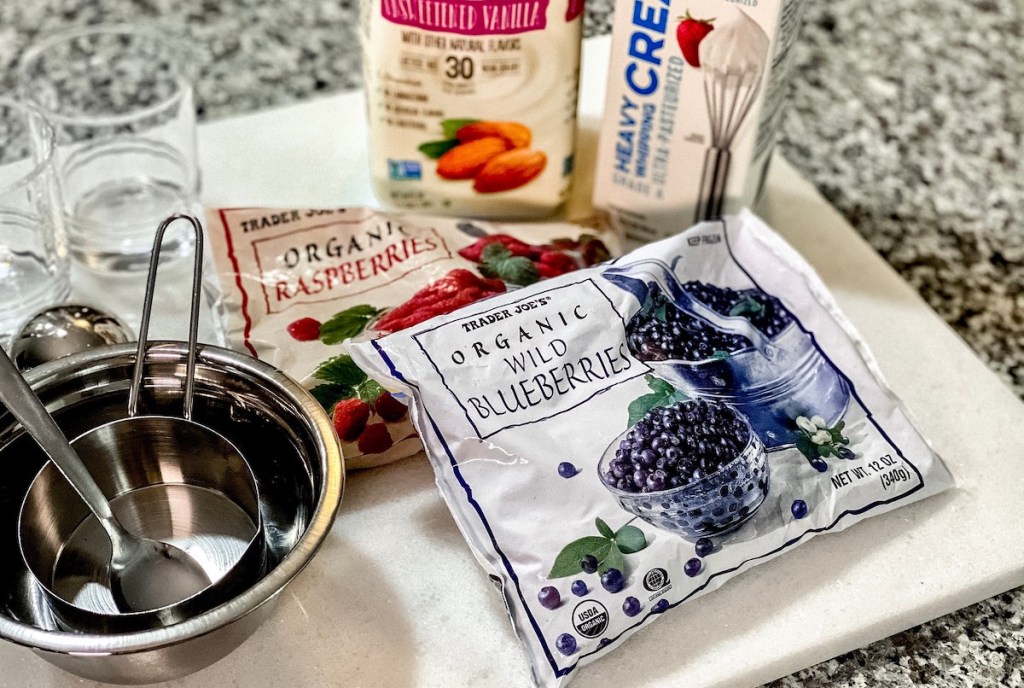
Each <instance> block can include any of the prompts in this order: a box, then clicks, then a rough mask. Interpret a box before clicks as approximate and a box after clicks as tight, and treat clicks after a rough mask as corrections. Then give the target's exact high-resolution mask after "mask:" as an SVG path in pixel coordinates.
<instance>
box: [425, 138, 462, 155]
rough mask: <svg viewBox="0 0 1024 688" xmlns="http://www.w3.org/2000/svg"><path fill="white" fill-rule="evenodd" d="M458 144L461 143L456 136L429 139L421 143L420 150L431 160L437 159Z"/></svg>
mask: <svg viewBox="0 0 1024 688" xmlns="http://www.w3.org/2000/svg"><path fill="white" fill-rule="evenodd" d="M457 145H459V140H458V139H456V138H450V139H442V140H441V141H427V142H426V143H421V144H420V145H419V151H420V153H423V155H425V156H427V157H428V158H430V159H431V160H437V159H438V158H440V157H441V156H442V155H444V154H445V153H447V152H448V151H450V150H451V149H452V148H455V146H457Z"/></svg>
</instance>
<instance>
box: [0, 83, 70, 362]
mask: <svg viewBox="0 0 1024 688" xmlns="http://www.w3.org/2000/svg"><path fill="white" fill-rule="evenodd" d="M53 155H54V133H53V128H52V127H51V126H50V124H49V123H48V122H47V121H46V118H45V117H44V116H43V113H41V112H40V111H39V110H38V109H36V108H34V107H32V106H29V105H24V104H22V103H18V102H15V101H13V100H10V99H9V98H2V97H0V346H4V347H6V346H7V345H8V343H9V341H10V337H11V335H12V334H14V331H15V329H16V328H18V327H19V326H21V324H22V323H23V322H24V321H25V320H27V319H28V318H29V317H30V316H32V315H33V314H34V313H36V312H37V311H39V310H41V309H43V308H46V307H47V306H51V305H54V304H56V303H60V302H62V301H65V300H67V298H68V297H69V296H70V294H71V284H70V280H69V278H68V275H69V261H68V249H67V242H66V240H65V234H64V224H63V219H62V218H61V202H60V192H59V185H58V183H57V175H56V172H55V170H54V163H53Z"/></svg>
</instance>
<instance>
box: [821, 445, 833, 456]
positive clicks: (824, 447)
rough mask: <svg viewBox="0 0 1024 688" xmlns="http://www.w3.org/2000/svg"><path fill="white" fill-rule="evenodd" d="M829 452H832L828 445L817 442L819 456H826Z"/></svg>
mask: <svg viewBox="0 0 1024 688" xmlns="http://www.w3.org/2000/svg"><path fill="white" fill-rule="evenodd" d="M831 453H832V448H831V447H830V446H829V445H827V444H819V445H818V455H819V456H823V457H824V456H828V455H829V454H831Z"/></svg>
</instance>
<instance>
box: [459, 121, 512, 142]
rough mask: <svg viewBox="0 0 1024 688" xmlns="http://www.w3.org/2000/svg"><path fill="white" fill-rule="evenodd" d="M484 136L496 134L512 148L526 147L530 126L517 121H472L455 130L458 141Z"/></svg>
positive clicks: (473, 139) (474, 139)
mask: <svg viewBox="0 0 1024 688" xmlns="http://www.w3.org/2000/svg"><path fill="white" fill-rule="evenodd" d="M486 136H498V137H500V138H503V139H505V140H506V141H508V143H509V146H510V147H512V148H526V147H528V146H529V145H530V139H531V132H530V128H529V127H528V126H526V125H525V124H520V123H519V122H492V121H483V122H473V123H472V124H467V125H466V126H464V127H461V128H460V129H459V130H458V131H457V132H455V138H457V139H458V140H459V141H462V142H466V141H476V140H477V139H482V138H484V137H486Z"/></svg>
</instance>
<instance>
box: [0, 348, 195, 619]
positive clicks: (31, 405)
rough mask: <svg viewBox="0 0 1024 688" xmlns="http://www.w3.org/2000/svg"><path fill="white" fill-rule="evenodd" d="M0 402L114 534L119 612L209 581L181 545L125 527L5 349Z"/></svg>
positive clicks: (153, 604) (161, 602)
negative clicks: (180, 547) (135, 533)
mask: <svg viewBox="0 0 1024 688" xmlns="http://www.w3.org/2000/svg"><path fill="white" fill-rule="evenodd" d="M0 402H2V403H3V404H4V405H5V406H7V408H8V410H9V411H10V412H11V414H12V415H13V416H14V417H15V418H17V419H18V421H19V422H21V424H22V425H23V426H24V427H25V430H26V431H27V432H28V434H29V435H31V437H32V439H34V440H35V441H36V442H38V443H39V446H41V447H42V448H43V451H45V452H46V454H47V455H48V456H49V457H50V459H51V460H52V461H53V463H54V464H55V465H56V466H57V468H59V469H60V472H61V473H62V474H63V475H64V477H65V478H67V480H68V482H70V483H71V486H72V487H74V488H75V491H76V492H77V493H78V494H79V495H80V496H81V497H82V500H83V501H84V502H85V504H86V505H87V506H88V507H89V510H90V511H92V513H93V515H95V516H96V518H97V520H98V521H99V523H100V525H101V526H102V527H103V530H104V531H105V532H106V534H107V537H108V538H110V545H111V550H112V554H111V558H110V568H109V569H108V571H109V575H110V591H111V593H112V594H113V597H114V602H115V603H116V604H117V606H118V609H119V610H120V611H122V612H139V611H148V610H151V609H160V608H161V607H166V606H168V605H171V604H175V603H177V602H180V601H182V600H184V599H187V598H189V597H191V596H192V595H195V594H196V593H198V592H200V591H201V590H203V589H205V588H207V587H209V586H210V584H211V581H210V579H209V578H208V577H207V575H206V573H205V571H203V568H202V567H201V566H200V565H199V564H198V562H196V561H195V560H194V559H192V557H190V556H189V555H188V554H187V553H185V552H184V551H183V550H181V549H178V548H177V547H175V546H174V545H170V544H167V543H165V542H159V541H157V540H151V539H149V538H144V537H139V536H136V535H133V534H132V533H129V532H128V531H127V530H125V529H124V527H123V526H122V525H121V524H120V522H119V521H118V520H117V518H116V517H115V516H114V513H113V511H111V509H110V504H109V503H108V502H107V499H106V497H105V496H104V495H103V492H102V490H100V487H99V485H97V484H96V481H95V480H93V478H92V476H91V475H90V474H89V471H88V470H87V469H86V468H85V466H84V465H83V464H82V461H81V459H79V458H78V454H76V453H75V450H74V449H73V448H72V447H71V444H70V443H69V442H68V440H67V438H66V437H64V434H63V433H62V432H61V430H60V428H59V427H58V426H57V423H56V422H55V421H54V420H53V417H52V416H50V414H49V412H48V411H47V410H46V407H45V406H43V403H42V402H41V401H40V400H39V398H38V397H37V396H36V395H35V393H34V392H33V391H32V388H31V387H29V386H28V383H27V382H25V379H24V378H23V377H22V376H21V374H20V373H19V372H18V369H17V368H16V367H15V365H14V362H13V361H12V360H11V359H10V357H8V355H7V354H6V353H4V352H3V350H2V349H0Z"/></svg>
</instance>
